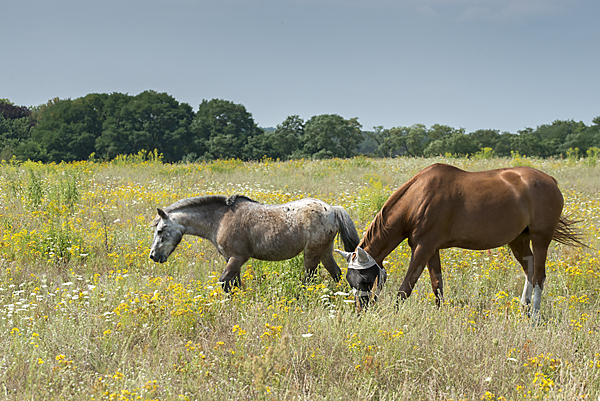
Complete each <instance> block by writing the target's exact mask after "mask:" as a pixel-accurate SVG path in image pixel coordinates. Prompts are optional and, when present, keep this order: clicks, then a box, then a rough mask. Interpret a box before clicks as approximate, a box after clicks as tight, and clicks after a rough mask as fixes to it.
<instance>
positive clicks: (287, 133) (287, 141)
mask: <svg viewBox="0 0 600 401" xmlns="http://www.w3.org/2000/svg"><path fill="white" fill-rule="evenodd" d="M265 136H266V137H267V139H268V141H269V142H270V144H271V147H272V150H273V153H272V157H274V158H280V159H287V158H290V157H296V156H298V152H299V151H300V144H301V143H302V141H303V138H304V120H302V118H300V116H298V115H292V116H288V117H287V118H286V119H285V121H283V122H282V123H281V124H277V127H276V128H275V131H273V132H270V133H265Z"/></svg>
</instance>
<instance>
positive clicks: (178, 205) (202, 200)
mask: <svg viewBox="0 0 600 401" xmlns="http://www.w3.org/2000/svg"><path fill="white" fill-rule="evenodd" d="M239 202H254V203H258V202H256V201H255V200H254V199H252V198H249V197H247V196H245V195H237V194H236V195H231V196H225V195H206V196H195V197H193V198H186V199H181V200H179V201H177V202H175V203H173V204H172V205H171V206H168V207H166V208H165V209H164V210H165V212H167V213H169V212H174V211H178V210H181V209H187V208H193V207H201V206H211V205H222V206H235V205H236V204H237V203H239ZM159 221H160V217H159V216H156V217H155V218H154V221H153V222H152V226H154V227H156V225H157V224H158V222H159Z"/></svg>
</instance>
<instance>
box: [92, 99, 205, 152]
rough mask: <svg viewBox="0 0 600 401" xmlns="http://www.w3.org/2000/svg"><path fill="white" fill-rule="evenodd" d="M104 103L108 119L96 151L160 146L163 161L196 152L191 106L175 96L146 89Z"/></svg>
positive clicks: (134, 150) (121, 150) (98, 140)
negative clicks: (179, 100)
mask: <svg viewBox="0 0 600 401" xmlns="http://www.w3.org/2000/svg"><path fill="white" fill-rule="evenodd" d="M110 98H111V99H107V100H106V102H105V105H104V111H105V115H107V118H106V120H105V122H104V123H103V127H102V128H103V129H102V133H101V135H100V136H98V137H97V139H96V141H95V144H96V149H97V152H96V153H97V154H98V155H101V156H102V157H105V158H109V159H110V158H114V157H115V156H116V155H118V154H129V153H137V152H139V151H140V150H153V149H157V150H158V151H159V152H160V153H162V154H163V157H164V160H165V161H167V162H174V161H178V160H181V159H182V158H183V156H185V155H186V154H189V153H192V152H195V151H196V150H197V149H196V148H195V147H194V143H193V140H192V134H191V131H190V125H191V122H192V120H193V117H194V113H193V110H192V107H191V106H190V105H188V104H186V103H179V102H178V101H177V100H175V99H174V98H173V97H172V96H170V95H168V94H166V93H158V92H156V91H145V92H142V93H140V94H139V95H137V96H134V97H129V98H128V97H127V95H122V94H113V95H111V96H110Z"/></svg>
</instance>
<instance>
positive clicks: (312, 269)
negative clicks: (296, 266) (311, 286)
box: [304, 249, 321, 282]
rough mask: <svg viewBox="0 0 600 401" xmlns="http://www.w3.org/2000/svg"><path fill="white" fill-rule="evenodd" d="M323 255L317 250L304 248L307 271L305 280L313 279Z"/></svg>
mask: <svg viewBox="0 0 600 401" xmlns="http://www.w3.org/2000/svg"><path fill="white" fill-rule="evenodd" d="M320 260H321V255H320V253H319V252H315V251H314V250H311V249H305V250H304V271H305V272H306V277H305V279H304V280H305V282H308V281H310V280H312V279H313V277H314V276H315V273H316V271H317V267H318V266H319V261H320Z"/></svg>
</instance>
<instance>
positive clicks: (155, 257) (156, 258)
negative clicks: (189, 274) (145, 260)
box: [150, 251, 167, 263]
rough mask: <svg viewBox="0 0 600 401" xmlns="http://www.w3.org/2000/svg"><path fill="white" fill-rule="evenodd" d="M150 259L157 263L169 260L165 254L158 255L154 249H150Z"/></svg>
mask: <svg viewBox="0 0 600 401" xmlns="http://www.w3.org/2000/svg"><path fill="white" fill-rule="evenodd" d="M150 259H152V261H153V262H156V263H165V262H166V261H167V257H166V256H165V255H157V254H156V253H155V252H154V251H150Z"/></svg>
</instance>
